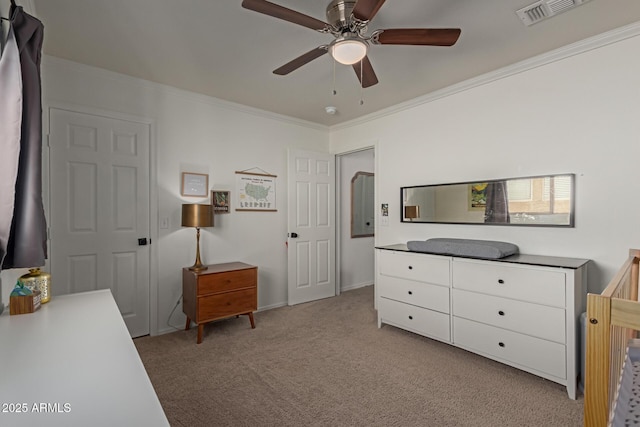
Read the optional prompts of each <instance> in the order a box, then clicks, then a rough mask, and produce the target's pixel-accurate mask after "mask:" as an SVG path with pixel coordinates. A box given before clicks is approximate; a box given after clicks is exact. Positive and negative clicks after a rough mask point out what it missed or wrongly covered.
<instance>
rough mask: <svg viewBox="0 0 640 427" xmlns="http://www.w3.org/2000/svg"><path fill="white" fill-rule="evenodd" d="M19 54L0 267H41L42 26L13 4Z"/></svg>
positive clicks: (44, 248) (43, 226)
mask: <svg viewBox="0 0 640 427" xmlns="http://www.w3.org/2000/svg"><path fill="white" fill-rule="evenodd" d="M9 16H10V19H11V25H12V26H13V29H14V32H15V37H16V41H17V45H18V51H19V53H20V70H21V74H22V98H23V103H22V126H21V136H20V158H19V162H18V175H17V180H16V186H15V203H14V211H13V220H12V223H11V232H10V235H9V241H8V244H7V250H6V252H7V253H6V255H5V258H4V260H3V262H2V267H1V268H22V267H35V266H42V265H44V260H45V258H46V256H47V226H46V222H45V216H44V208H43V205H42V100H41V85H40V61H41V56H42V53H41V52H42V40H43V34H44V26H43V25H42V22H40V21H39V20H38V19H36V18H34V17H33V16H31V15H29V14H27V13H25V12H24V10H23V9H22V7H20V6H17V5H16V4H15V3H14V2H13V1H12V5H11V8H10V11H9Z"/></svg>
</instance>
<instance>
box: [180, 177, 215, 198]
mask: <svg viewBox="0 0 640 427" xmlns="http://www.w3.org/2000/svg"><path fill="white" fill-rule="evenodd" d="M181 188H182V190H181V191H180V194H182V195H183V196H187V197H207V194H208V191H209V175H207V174H204V173H193V172H182V186H181Z"/></svg>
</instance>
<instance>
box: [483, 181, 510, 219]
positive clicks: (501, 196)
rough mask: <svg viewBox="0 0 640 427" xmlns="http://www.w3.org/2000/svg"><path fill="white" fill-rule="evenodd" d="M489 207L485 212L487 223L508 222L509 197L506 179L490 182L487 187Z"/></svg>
mask: <svg viewBox="0 0 640 427" xmlns="http://www.w3.org/2000/svg"><path fill="white" fill-rule="evenodd" d="M486 196H487V207H486V208H485V212H484V222H485V223H497V224H507V223H509V222H510V218H509V199H508V197H507V183H506V182H505V181H495V182H490V183H489V184H488V185H487V189H486Z"/></svg>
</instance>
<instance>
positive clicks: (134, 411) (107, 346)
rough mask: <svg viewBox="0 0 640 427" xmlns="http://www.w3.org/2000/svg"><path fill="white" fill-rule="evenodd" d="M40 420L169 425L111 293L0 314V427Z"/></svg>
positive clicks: (59, 298)
mask: <svg viewBox="0 0 640 427" xmlns="http://www.w3.org/2000/svg"><path fill="white" fill-rule="evenodd" d="M22 409H26V412H16V411H17V410H22ZM36 425H38V426H40V425H42V426H45V425H46V426H109V427H113V426H168V425H169V422H168V421H167V418H166V416H165V414H164V411H163V410H162V407H161V406H160V401H159V400H158V396H157V395H156V393H155V391H154V389H153V386H152V385H151V381H150V380H149V377H148V376H147V372H146V371H145V368H144V366H143V364H142V361H141V360H140V356H139V355H138V352H137V350H136V348H135V346H134V344H133V341H132V340H131V337H130V335H129V332H128V331H127V328H126V326H125V324H124V321H123V320H122V316H121V315H120V312H119V310H118V307H117V306H116V303H115V301H114V299H113V296H112V295H111V291H109V290H100V291H92V292H85V293H79V294H72V295H64V296H54V297H53V298H52V299H51V301H50V302H48V303H46V304H43V305H42V306H41V308H40V309H39V310H37V311H36V312H35V313H30V314H21V315H13V316H10V315H9V308H8V307H7V308H6V309H5V311H4V313H3V314H2V315H0V426H36Z"/></svg>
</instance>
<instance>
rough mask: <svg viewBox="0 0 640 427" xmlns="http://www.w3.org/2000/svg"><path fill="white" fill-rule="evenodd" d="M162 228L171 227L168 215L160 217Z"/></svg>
mask: <svg viewBox="0 0 640 427" xmlns="http://www.w3.org/2000/svg"><path fill="white" fill-rule="evenodd" d="M160 228H161V229H165V230H166V229H167V228H169V218H167V217H166V216H163V217H162V218H160Z"/></svg>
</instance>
